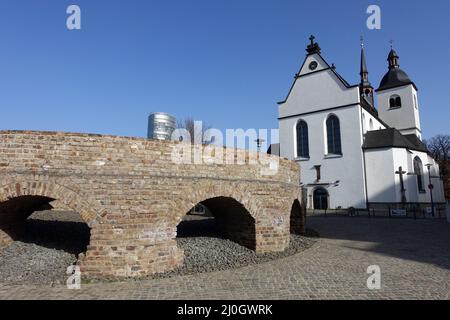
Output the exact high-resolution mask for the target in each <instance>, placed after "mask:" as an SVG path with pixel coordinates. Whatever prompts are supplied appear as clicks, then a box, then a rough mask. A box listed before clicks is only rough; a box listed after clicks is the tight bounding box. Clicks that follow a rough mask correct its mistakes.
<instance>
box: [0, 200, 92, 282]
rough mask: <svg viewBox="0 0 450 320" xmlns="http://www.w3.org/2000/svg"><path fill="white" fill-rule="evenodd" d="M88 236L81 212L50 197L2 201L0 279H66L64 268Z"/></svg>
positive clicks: (10, 280)
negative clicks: (74, 210)
mask: <svg viewBox="0 0 450 320" xmlns="http://www.w3.org/2000/svg"><path fill="white" fill-rule="evenodd" d="M55 202H56V205H57V207H53V205H54V204H55ZM89 240H90V228H89V226H88V225H87V224H86V222H85V221H84V220H83V219H82V218H81V216H80V214H78V213H77V212H73V210H71V209H69V208H67V207H65V206H64V205H63V204H60V203H58V201H55V199H53V198H49V197H44V196H30V195H28V196H18V197H15V198H12V199H9V200H7V201H4V202H1V203H0V283H14V284H37V285H50V284H56V283H65V281H66V280H67V277H68V276H69V275H67V273H66V272H67V268H68V267H70V266H71V265H74V264H75V263H76V262H77V260H78V258H79V257H80V254H82V253H84V252H85V251H86V250H87V246H88V245H89Z"/></svg>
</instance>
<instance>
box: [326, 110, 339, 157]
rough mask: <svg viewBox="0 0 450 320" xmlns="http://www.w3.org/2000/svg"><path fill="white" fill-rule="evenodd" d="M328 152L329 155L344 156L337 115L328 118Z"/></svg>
mask: <svg viewBox="0 0 450 320" xmlns="http://www.w3.org/2000/svg"><path fill="white" fill-rule="evenodd" d="M326 125H327V152H328V154H339V155H340V154H342V147H341V127H340V124H339V119H338V117H336V116H335V115H331V116H329V117H328V119H327V122H326Z"/></svg>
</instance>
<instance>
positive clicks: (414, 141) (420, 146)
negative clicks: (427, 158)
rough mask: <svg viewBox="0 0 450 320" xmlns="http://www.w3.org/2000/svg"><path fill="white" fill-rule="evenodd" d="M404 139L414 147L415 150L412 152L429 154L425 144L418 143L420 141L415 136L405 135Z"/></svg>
mask: <svg viewBox="0 0 450 320" xmlns="http://www.w3.org/2000/svg"><path fill="white" fill-rule="evenodd" d="M404 137H405V138H406V139H408V140H409V142H411V143H412V144H413V145H414V146H415V147H416V149H413V150H418V151H423V152H429V150H428V148H427V146H426V145H425V143H423V142H422V141H420V139H419V138H417V136H416V135H415V134H405V135H404Z"/></svg>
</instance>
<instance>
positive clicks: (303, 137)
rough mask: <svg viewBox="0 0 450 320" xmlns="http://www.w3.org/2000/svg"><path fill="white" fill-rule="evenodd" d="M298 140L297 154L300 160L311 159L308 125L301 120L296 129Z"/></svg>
mask: <svg viewBox="0 0 450 320" xmlns="http://www.w3.org/2000/svg"><path fill="white" fill-rule="evenodd" d="M295 132H296V139H297V154H296V156H297V157H298V158H309V145H308V125H307V124H306V122H305V121H303V120H300V121H299V122H298V123H297V126H296V128H295Z"/></svg>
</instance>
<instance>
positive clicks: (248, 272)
mask: <svg viewBox="0 0 450 320" xmlns="http://www.w3.org/2000/svg"><path fill="white" fill-rule="evenodd" d="M308 226H309V227H310V228H313V229H315V230H317V231H318V232H319V233H320V234H321V236H322V238H321V239H320V240H319V241H318V242H317V243H316V244H315V245H314V246H313V247H312V248H310V249H308V250H306V251H304V252H302V253H299V254H297V255H294V256H291V257H288V258H284V259H280V260H276V261H272V262H268V263H264V264H260V265H256V266H250V267H244V268H241V269H236V270H227V271H220V272H214V273H204V274H198V275H190V276H179V277H174V278H165V279H155V280H145V281H129V282H120V283H119V282H116V283H96V284H89V285H83V286H82V289H81V290H69V289H66V288H65V287H63V286H58V287H36V286H10V285H6V284H0V298H2V299H23V298H32V299H34V298H37V299H352V298H354V299H373V298H375V299H377V298H381V299H450V284H449V283H450V224H447V223H446V222H445V221H442V220H440V221H437V220H417V221H415V220H396V219H369V218H346V217H338V218H332V217H309V218H308ZM374 264H376V265H379V266H380V268H381V282H382V288H381V289H380V290H368V289H367V287H366V281H367V277H368V276H369V275H368V274H367V273H366V270H367V267H368V266H369V265H374Z"/></svg>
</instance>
